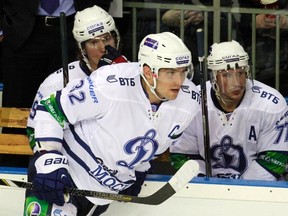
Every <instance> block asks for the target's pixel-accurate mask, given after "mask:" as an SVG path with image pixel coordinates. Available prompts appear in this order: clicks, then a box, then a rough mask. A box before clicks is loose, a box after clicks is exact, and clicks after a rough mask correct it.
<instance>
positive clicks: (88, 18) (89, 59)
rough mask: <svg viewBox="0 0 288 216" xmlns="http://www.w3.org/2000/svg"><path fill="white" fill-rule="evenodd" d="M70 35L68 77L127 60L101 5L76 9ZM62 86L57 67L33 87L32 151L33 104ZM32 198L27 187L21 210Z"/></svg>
mask: <svg viewBox="0 0 288 216" xmlns="http://www.w3.org/2000/svg"><path fill="white" fill-rule="evenodd" d="M73 35H74V38H75V40H76V41H77V43H78V47H79V56H80V60H79V61H75V62H71V63H70V64H69V66H68V73H69V80H70V81H71V80H74V79H78V78H84V77H87V76H89V75H90V74H91V73H92V72H93V71H94V70H96V69H97V68H99V67H101V66H104V65H109V64H114V63H121V62H127V59H126V58H125V57H124V56H123V55H121V54H120V52H119V51H117V49H118V48H119V43H120V34H119V32H118V29H117V28H116V26H115V22H114V20H113V18H112V16H111V15H109V14H108V13H107V12H106V11H105V10H103V9H102V8H101V7H98V6H96V5H95V6H93V7H90V8H86V9H84V10H83V11H79V12H77V13H76V15H75V21H74V28H73ZM62 88H63V70H62V69H60V70H58V71H56V72H55V73H53V74H51V75H50V76H49V77H47V78H46V79H45V80H44V82H43V83H42V84H41V85H40V87H39V89H38V91H37V94H36V96H35V99H34V102H33V105H32V108H31V111H30V115H29V118H28V124H27V133H28V137H29V141H30V146H31V148H32V149H33V151H34V152H37V151H38V150H39V149H38V148H37V145H35V139H34V124H35V123H34V117H35V112H36V107H37V105H38V103H39V102H40V101H41V100H42V99H43V98H44V97H46V96H48V95H49V94H50V93H52V92H54V91H57V90H61V89H62ZM33 175H34V174H33V173H32V174H31V173H29V176H28V179H30V178H32V176H33ZM34 201H35V200H34V198H33V194H32V195H31V194H30V193H29V191H27V194H26V206H25V211H29V206H31V205H33V202H34ZM41 205H42V206H45V205H47V203H45V202H41ZM50 210H51V209H50ZM50 210H48V209H46V208H42V211H43V212H42V214H43V215H49V214H50V213H48V212H49V211H50ZM44 212H45V213H44Z"/></svg>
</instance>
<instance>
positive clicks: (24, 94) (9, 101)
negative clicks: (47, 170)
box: [0, 0, 111, 167]
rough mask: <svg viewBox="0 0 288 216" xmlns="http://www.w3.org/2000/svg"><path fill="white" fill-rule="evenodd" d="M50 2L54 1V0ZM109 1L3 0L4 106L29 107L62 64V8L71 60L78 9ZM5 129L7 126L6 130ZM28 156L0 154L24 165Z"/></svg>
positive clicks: (0, 27) (6, 162)
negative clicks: (75, 17)
mask: <svg viewBox="0 0 288 216" xmlns="http://www.w3.org/2000/svg"><path fill="white" fill-rule="evenodd" d="M48 2H50V3H51V2H52V0H48ZM110 2H111V0H94V1H92V0H74V1H73V0H65V1H64V0H59V2H56V4H57V3H58V5H56V7H55V8H54V9H53V10H52V9H51V8H47V5H44V4H43V3H44V0H42V1H39V0H29V1H23V0H4V1H1V3H0V6H1V8H0V33H1V35H2V36H3V40H2V46H3V56H2V63H3V64H2V71H3V82H4V89H3V106H5V107H30V106H31V104H32V102H33V99H34V96H35V93H36V91H37V89H38V87H39V85H40V83H41V82H42V81H43V80H44V79H45V78H46V77H47V76H48V75H49V74H50V73H52V72H53V71H56V70H57V69H59V68H61V67H62V64H61V59H62V58H61V39H60V38H61V37H60V20H59V16H60V12H61V11H62V12H65V13H66V16H67V17H66V21H67V40H68V59H69V62H71V61H73V60H75V59H76V53H77V50H78V48H77V44H76V42H75V40H74V38H73V35H72V28H73V22H74V14H75V12H76V11H78V10H82V9H84V8H86V7H90V6H93V5H99V6H100V7H103V8H105V9H106V10H108V9H109V6H110ZM4 129H6V128H4ZM5 131H7V130H3V132H5ZM21 132H22V131H21ZM23 133H25V130H23ZM26 158H27V157H26V156H23V159H21V157H20V156H17V157H16V156H14V157H13V156H12V155H9V156H6V155H0V165H2V166H3V165H5V166H24V167H25V166H27V165H28V159H26Z"/></svg>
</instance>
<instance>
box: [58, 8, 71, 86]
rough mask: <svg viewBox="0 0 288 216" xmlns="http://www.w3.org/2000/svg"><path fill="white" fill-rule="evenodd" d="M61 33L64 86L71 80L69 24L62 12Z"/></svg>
mask: <svg viewBox="0 0 288 216" xmlns="http://www.w3.org/2000/svg"><path fill="white" fill-rule="evenodd" d="M60 34H61V53H62V68H63V86H64V87H65V86H66V84H67V83H68V82H69V74H68V54H67V52H68V48H67V47H68V46H67V25H66V14H65V13H64V12H61V13H60Z"/></svg>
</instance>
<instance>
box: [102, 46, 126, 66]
mask: <svg viewBox="0 0 288 216" xmlns="http://www.w3.org/2000/svg"><path fill="white" fill-rule="evenodd" d="M105 48H106V51H107V54H105V55H103V56H102V58H101V59H100V61H99V63H98V68H99V67H102V66H104V65H111V64H117V63H123V62H128V60H127V58H126V57H125V56H123V55H121V53H120V52H119V51H118V50H116V49H115V48H113V47H112V46H110V45H107V46H106V47H105Z"/></svg>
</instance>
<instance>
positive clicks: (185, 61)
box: [138, 32, 193, 76]
mask: <svg viewBox="0 0 288 216" xmlns="http://www.w3.org/2000/svg"><path fill="white" fill-rule="evenodd" d="M138 62H139V64H140V72H141V74H142V75H143V66H144V65H148V66H149V67H150V68H151V71H152V72H153V73H155V74H156V75H157V76H158V71H159V69H161V68H179V67H188V69H189V70H190V72H191V73H193V65H192V56H191V52H190V50H189V49H188V48H187V47H186V45H185V44H184V43H183V41H182V40H181V39H180V38H179V37H177V36H176V35H175V34H173V33H171V32H163V33H158V34H149V35H147V36H146V37H145V38H144V39H143V40H142V42H141V43H140V48H139V53H138Z"/></svg>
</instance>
